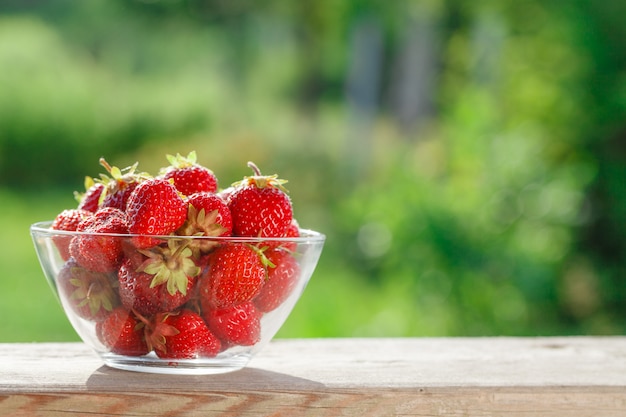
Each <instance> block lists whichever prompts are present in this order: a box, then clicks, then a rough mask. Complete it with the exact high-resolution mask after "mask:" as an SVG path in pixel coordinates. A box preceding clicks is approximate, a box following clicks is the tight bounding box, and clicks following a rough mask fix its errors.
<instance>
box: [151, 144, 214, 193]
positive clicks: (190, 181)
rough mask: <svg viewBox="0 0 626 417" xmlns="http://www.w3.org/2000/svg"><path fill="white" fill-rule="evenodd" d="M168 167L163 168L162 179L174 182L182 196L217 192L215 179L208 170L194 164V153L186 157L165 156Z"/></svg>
mask: <svg viewBox="0 0 626 417" xmlns="http://www.w3.org/2000/svg"><path fill="white" fill-rule="evenodd" d="M166 157H167V160H168V161H169V163H170V166H169V167H167V168H163V169H162V170H161V173H162V175H163V178H165V179H172V180H174V185H175V186H176V189H177V190H178V191H180V192H181V193H182V194H184V195H191V194H194V193H197V192H203V191H204V192H209V193H214V192H216V191H217V177H216V176H215V174H214V173H213V171H211V170H210V169H208V168H206V167H203V166H202V165H199V164H198V163H196V160H197V156H196V152H195V151H192V152H190V153H189V155H187V156H186V157H184V156H182V155H181V154H176V156H173V155H166Z"/></svg>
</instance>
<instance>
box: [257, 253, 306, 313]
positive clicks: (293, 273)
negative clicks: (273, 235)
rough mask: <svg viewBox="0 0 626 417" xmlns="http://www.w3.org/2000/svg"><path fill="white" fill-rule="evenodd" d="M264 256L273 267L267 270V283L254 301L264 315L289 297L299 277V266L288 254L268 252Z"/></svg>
mask: <svg viewBox="0 0 626 417" xmlns="http://www.w3.org/2000/svg"><path fill="white" fill-rule="evenodd" d="M265 256H266V257H267V259H268V260H269V261H270V262H271V263H272V265H274V266H273V267H272V266H269V267H268V268H267V281H266V282H265V285H264V286H263V289H262V290H261V293H260V294H259V295H258V296H257V297H256V298H255V299H254V304H255V305H256V307H257V308H258V309H259V310H260V311H262V312H264V313H265V312H268V311H272V310H274V309H276V308H277V307H278V306H279V305H281V304H282V303H283V301H285V300H286V299H287V297H289V295H290V294H291V292H292V291H293V289H294V287H295V286H296V284H297V282H298V278H299V276H300V265H299V264H298V261H297V260H296V258H294V257H293V256H292V255H291V253H290V252H288V251H286V250H282V249H275V250H268V251H266V252H265Z"/></svg>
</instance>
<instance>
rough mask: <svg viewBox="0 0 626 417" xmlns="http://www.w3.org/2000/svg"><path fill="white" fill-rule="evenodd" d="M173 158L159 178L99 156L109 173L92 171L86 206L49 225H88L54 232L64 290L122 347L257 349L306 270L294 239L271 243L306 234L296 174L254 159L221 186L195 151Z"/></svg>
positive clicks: (189, 353)
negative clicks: (289, 187) (267, 321)
mask: <svg viewBox="0 0 626 417" xmlns="http://www.w3.org/2000/svg"><path fill="white" fill-rule="evenodd" d="M167 159H168V161H169V166H167V167H165V168H162V169H161V170H160V171H159V174H158V175H156V176H152V175H149V174H147V173H141V172H137V164H135V165H133V166H131V167H128V168H125V169H123V170H121V169H119V168H117V167H112V166H110V165H109V164H108V163H107V162H106V161H105V160H103V159H101V160H100V163H101V165H102V166H103V167H104V168H105V169H106V171H107V174H101V175H100V177H99V178H97V179H92V178H90V177H87V179H86V184H85V186H86V191H85V193H83V194H77V198H78V201H79V203H78V206H77V207H76V208H73V209H68V210H64V211H63V212H61V213H59V214H58V215H57V217H56V218H55V220H54V221H53V223H52V225H51V228H52V229H54V230H64V231H79V232H83V233H81V234H76V235H70V234H59V235H55V237H54V242H55V244H56V246H57V248H58V250H59V253H60V255H61V257H62V258H63V260H64V262H65V263H64V265H63V267H62V269H61V270H60V272H59V274H58V279H57V287H58V290H59V292H60V295H61V297H63V299H64V300H65V302H66V304H69V305H70V307H71V308H72V309H73V311H74V312H75V313H76V314H77V315H78V316H80V317H81V318H83V319H85V320H88V321H90V322H93V323H94V327H95V331H96V334H97V337H98V339H99V340H100V342H101V343H102V344H103V345H104V346H105V347H106V348H107V349H109V350H110V351H111V352H114V353H116V354H120V355H132V356H141V355H145V354H148V353H149V352H154V353H155V354H156V355H157V356H158V357H160V358H164V359H190V358H202V357H214V356H216V355H217V354H218V353H220V352H222V351H224V350H226V349H228V348H231V347H233V346H251V345H254V344H256V343H257V342H258V341H259V340H260V337H261V322H260V320H261V317H262V316H263V314H265V313H267V312H270V311H273V310H274V309H276V308H277V307H278V306H280V305H281V303H283V302H284V301H285V300H286V298H287V297H288V296H289V294H290V293H291V292H292V290H293V288H294V286H295V285H296V283H297V280H298V278H299V275H300V266H299V264H298V262H297V260H296V258H295V257H294V250H295V249H296V247H295V246H293V245H295V244H294V243H293V242H289V241H286V240H274V241H272V238H283V237H297V236H299V228H298V224H297V222H296V221H295V219H294V218H293V210H292V205H291V200H290V198H289V196H288V195H287V193H286V190H285V189H284V187H283V184H284V183H285V182H286V181H284V180H280V179H278V178H277V176H276V175H273V176H264V175H261V173H260V171H259V169H258V168H257V167H256V166H255V165H254V164H253V163H248V165H249V167H250V168H252V170H253V171H254V172H253V175H251V176H249V177H244V178H243V180H241V181H239V182H237V183H234V184H233V185H232V186H230V187H228V188H226V189H218V181H217V178H216V176H215V174H214V173H213V172H212V171H211V170H210V169H208V168H206V167H204V166H202V165H200V164H199V163H197V158H196V154H195V152H192V153H190V154H189V155H188V156H181V155H180V154H179V155H176V156H172V155H167ZM118 235H126V236H118ZM128 235H132V236H128ZM163 236H167V238H163ZM198 236H207V237H224V236H238V237H254V238H263V239H254V241H255V242H256V243H246V242H242V241H240V240H241V239H240V240H239V241H237V240H236V239H235V240H231V241H225V240H224V239H207V238H196V237H198ZM190 237H192V238H190ZM265 238H267V239H265Z"/></svg>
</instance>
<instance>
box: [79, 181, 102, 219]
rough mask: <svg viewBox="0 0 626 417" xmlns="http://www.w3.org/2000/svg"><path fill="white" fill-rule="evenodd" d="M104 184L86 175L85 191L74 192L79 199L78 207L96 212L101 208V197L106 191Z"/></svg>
mask: <svg viewBox="0 0 626 417" xmlns="http://www.w3.org/2000/svg"><path fill="white" fill-rule="evenodd" d="M104 188H105V187H104V184H102V183H101V182H95V181H94V180H93V178H91V177H85V190H86V191H85V192H84V193H83V194H80V193H78V192H75V193H74V197H75V198H76V200H78V208H79V209H81V210H87V211H90V212H92V213H95V212H96V211H98V209H99V208H100V197H101V196H102V192H103V191H104Z"/></svg>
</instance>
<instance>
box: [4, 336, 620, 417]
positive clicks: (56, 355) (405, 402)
mask: <svg viewBox="0 0 626 417" xmlns="http://www.w3.org/2000/svg"><path fill="white" fill-rule="evenodd" d="M510 414H514V415H517V416H594V417H595V416H620V417H623V416H626V337H606V338H592V337H570V338H567V337H564V338H408V339H299V340H276V341H274V342H272V343H271V344H270V346H269V347H267V348H266V350H265V351H263V352H261V353H260V354H259V355H258V357H256V358H255V359H254V360H253V361H252V362H251V363H250V366H248V367H247V368H245V369H243V370H241V371H237V372H234V373H230V374H223V375H213V376H172V375H158V374H156V375H155V374H142V373H136V372H127V371H121V370H116V369H111V368H108V367H106V366H103V365H102V363H101V362H100V360H99V358H98V357H97V356H95V355H94V354H93V353H91V352H90V351H89V350H88V348H86V347H85V346H84V345H82V344H79V343H43V344H0V415H3V416H5V415H6V416H67V415H71V416H82V415H84V416H118V415H129V416H151V415H159V416H207V415H223V416H247V415H250V416H263V415H267V416H294V415H311V416H353V415H358V416H364V415H366V416H370V415H371V416H440V415H446V416H469V415H471V416H497V415H510Z"/></svg>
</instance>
